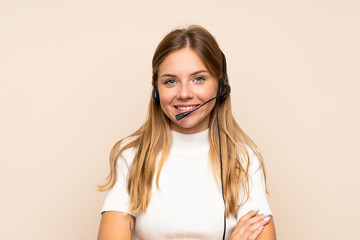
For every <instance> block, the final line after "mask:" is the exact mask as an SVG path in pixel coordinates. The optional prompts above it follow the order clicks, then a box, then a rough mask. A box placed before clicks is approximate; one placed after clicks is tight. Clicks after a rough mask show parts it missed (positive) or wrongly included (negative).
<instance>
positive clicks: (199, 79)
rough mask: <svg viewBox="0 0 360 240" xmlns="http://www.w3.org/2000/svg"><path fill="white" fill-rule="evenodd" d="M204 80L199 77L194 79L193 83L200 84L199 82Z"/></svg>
mask: <svg viewBox="0 0 360 240" xmlns="http://www.w3.org/2000/svg"><path fill="white" fill-rule="evenodd" d="M204 80H205V78H204V77H201V76H199V77H196V78H195V79H194V81H195V82H196V83H201V82H203V81H204Z"/></svg>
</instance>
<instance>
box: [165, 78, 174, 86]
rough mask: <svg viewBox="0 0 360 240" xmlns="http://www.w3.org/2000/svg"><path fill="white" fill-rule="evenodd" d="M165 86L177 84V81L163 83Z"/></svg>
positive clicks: (171, 80)
mask: <svg viewBox="0 0 360 240" xmlns="http://www.w3.org/2000/svg"><path fill="white" fill-rule="evenodd" d="M163 84H164V85H174V84H176V81H175V80H174V79H167V80H165V81H164V83H163Z"/></svg>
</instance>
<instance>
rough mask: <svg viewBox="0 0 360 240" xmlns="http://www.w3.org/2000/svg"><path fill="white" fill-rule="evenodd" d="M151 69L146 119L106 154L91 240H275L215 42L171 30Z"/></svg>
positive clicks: (193, 30)
mask: <svg viewBox="0 0 360 240" xmlns="http://www.w3.org/2000/svg"><path fill="white" fill-rule="evenodd" d="M152 66H153V77H152V85H153V94H152V99H151V100H150V103H149V110H148V116H147V119H146V121H145V123H144V125H143V126H141V127H140V128H139V129H138V130H137V131H136V132H135V133H133V134H131V135H130V136H129V137H127V138H125V139H122V140H120V141H119V142H117V143H116V144H115V146H114V147H113V149H112V151H111V156H110V167H111V170H110V175H109V178H108V182H107V184H105V185H104V186H101V188H100V189H101V190H108V189H110V191H109V193H108V195H107V198H106V200H105V204H104V207H103V209H102V219H101V223H100V230H99V237H98V239H99V240H104V239H106V240H108V239H275V230H274V223H273V220H272V217H271V211H270V208H269V205H268V203H267V200H266V190H265V178H264V174H263V163H262V158H261V155H260V153H259V151H258V150H257V147H256V145H255V144H254V143H253V142H252V141H251V139H250V138H249V137H248V136H247V135H246V134H245V133H244V132H243V131H242V130H241V129H240V127H239V126H238V124H237V123H236V121H235V119H234V118H233V116H232V112H231V103H230V95H229V93H230V86H229V85H228V77H227V74H226V60H225V56H224V55H223V54H222V52H221V50H220V48H219V46H218V44H217V43H216V40H215V39H214V37H213V36H212V35H211V34H210V33H209V32H208V31H207V30H205V29H204V28H202V27H200V26H196V25H194V26H190V27H188V28H185V29H175V30H174V31H172V32H170V33H169V34H168V35H166V36H165V38H164V39H163V40H162V41H161V42H160V44H159V45H158V47H157V49H156V51H155V54H154V57H153V62H152ZM184 113H185V114H184ZM220 156H221V157H220ZM225 216H226V219H225Z"/></svg>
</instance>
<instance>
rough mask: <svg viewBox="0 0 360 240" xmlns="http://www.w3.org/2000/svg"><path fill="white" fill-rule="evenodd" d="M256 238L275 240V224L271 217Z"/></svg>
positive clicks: (259, 239) (257, 239)
mask: <svg viewBox="0 0 360 240" xmlns="http://www.w3.org/2000/svg"><path fill="white" fill-rule="evenodd" d="M256 240H276V234H275V224H274V220H273V218H272V217H271V219H270V221H269V223H268V224H266V225H265V226H264V229H263V231H262V232H261V234H260V235H259V236H258V237H257V238H256Z"/></svg>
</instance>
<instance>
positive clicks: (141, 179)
mask: <svg viewBox="0 0 360 240" xmlns="http://www.w3.org/2000/svg"><path fill="white" fill-rule="evenodd" d="M185 47H190V48H191V49H192V50H194V51H195V52H196V53H197V54H198V55H199V56H200V58H201V59H202V61H203V62H204V63H205V66H206V67H207V68H208V70H209V72H210V73H211V74H212V75H213V76H215V77H216V78H217V79H219V81H220V79H221V78H222V74H223V72H222V64H223V62H222V55H221V50H220V48H219V46H218V44H217V42H216V40H215V38H214V37H213V36H212V35H211V34H210V33H209V32H208V31H207V30H206V29H204V28H202V27H200V26H198V25H191V26H189V27H187V28H180V29H175V30H173V31H171V32H170V33H169V34H167V35H166V36H165V37H164V38H163V40H162V41H161V42H160V43H159V45H158V47H157V48H156V50H155V53H154V56H153V60H152V69H153V71H152V84H153V86H157V82H158V69H159V65H160V64H161V63H162V62H163V61H164V59H165V58H166V57H167V56H168V55H169V54H170V53H172V52H173V51H176V50H180V49H182V48H185ZM225 83H227V84H228V83H229V79H228V76H226V78H225ZM218 104H219V116H218V118H219V124H220V135H221V148H222V162H223V166H222V167H223V187H224V199H225V201H226V216H229V215H236V213H237V210H238V208H239V207H240V206H241V205H242V204H244V203H245V202H246V201H247V199H248V197H249V177H248V172H249V171H248V169H249V160H250V153H249V151H253V152H254V153H255V155H256V156H257V157H258V160H259V162H260V166H261V168H262V169H263V171H264V167H263V160H262V156H261V154H260V152H259V151H258V148H257V146H256V145H255V143H254V142H253V141H252V140H251V139H250V138H249V137H248V136H247V135H246V134H245V133H244V131H243V130H242V129H241V128H240V127H239V125H238V124H237V122H236V120H235V119H234V117H233V115H232V111H231V100H230V95H228V96H227V98H226V99H225V100H224V101H223V102H221V103H218ZM210 114H211V118H210V123H209V140H210V149H209V156H210V157H209V158H210V161H211V165H212V169H213V173H214V177H215V179H216V181H217V183H218V186H219V188H221V185H220V178H221V177H220V162H219V159H220V153H219V135H218V130H217V122H216V121H217V120H216V107H214V109H213V110H212V112H211V113H210ZM171 143H172V135H171V129H170V122H169V119H168V117H167V116H166V115H165V114H164V112H163V111H162V109H161V107H160V106H159V105H157V104H156V103H155V102H154V101H153V100H152V99H150V101H149V106H148V113H147V117H146V121H145V123H144V124H143V125H142V126H141V127H140V128H139V129H138V130H137V131H135V132H134V133H133V134H131V135H130V136H128V137H126V138H124V139H121V140H120V141H118V142H117V143H116V144H115V145H114V146H113V148H112V150H111V153H110V160H109V161H110V173H109V176H108V177H107V182H106V183H105V184H104V185H102V186H99V190H100V191H106V190H109V189H111V188H112V187H113V186H114V184H115V183H116V181H117V172H116V165H117V161H118V160H120V161H123V159H122V158H120V155H121V153H122V152H123V151H124V150H126V149H130V148H133V149H135V157H134V159H133V161H132V163H131V165H130V166H129V172H128V176H127V191H128V193H129V196H130V209H129V210H131V211H132V212H134V213H142V212H146V209H147V207H148V205H149V202H150V199H151V191H152V185H153V179H154V175H155V173H156V176H155V179H154V180H156V186H157V188H159V176H160V173H161V169H162V167H163V165H164V163H165V161H166V159H167V157H168V155H169V152H170V148H171ZM158 157H159V158H160V159H159V160H158V161H157V159H158ZM156 170H157V171H156ZM264 174H265V172H264ZM240 191H241V192H240ZM240 196H242V197H241V199H239V197H240ZM238 203H240V205H239V204H238Z"/></svg>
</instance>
